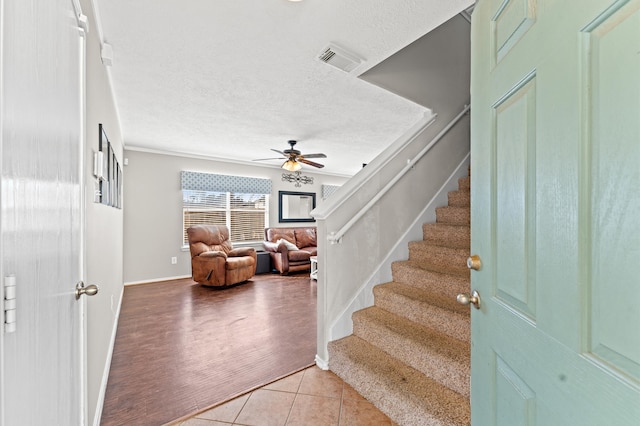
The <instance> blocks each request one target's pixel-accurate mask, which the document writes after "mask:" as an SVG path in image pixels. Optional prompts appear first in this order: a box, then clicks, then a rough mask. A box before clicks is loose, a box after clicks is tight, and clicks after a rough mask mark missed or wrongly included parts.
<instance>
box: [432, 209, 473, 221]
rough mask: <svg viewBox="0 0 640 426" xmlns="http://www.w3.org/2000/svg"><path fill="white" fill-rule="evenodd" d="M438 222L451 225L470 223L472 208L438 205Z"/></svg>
mask: <svg viewBox="0 0 640 426" xmlns="http://www.w3.org/2000/svg"><path fill="white" fill-rule="evenodd" d="M436 222H437V223H447V224H450V225H469V224H470V223H471V210H470V209H469V208H466V207H437V208H436Z"/></svg>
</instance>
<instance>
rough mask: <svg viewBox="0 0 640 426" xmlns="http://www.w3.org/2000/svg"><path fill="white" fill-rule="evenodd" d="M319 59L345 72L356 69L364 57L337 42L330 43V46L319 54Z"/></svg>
mask: <svg viewBox="0 0 640 426" xmlns="http://www.w3.org/2000/svg"><path fill="white" fill-rule="evenodd" d="M318 59H319V60H320V61H322V62H325V63H327V64H329V65H333V66H334V67H336V68H339V69H341V70H342V71H345V72H351V71H353V70H355V69H356V68H357V67H358V66H359V65H360V64H361V63H362V62H363V60H362V58H359V57H358V56H357V55H355V54H353V53H351V52H347V51H346V50H345V49H343V48H341V47H338V46H336V45H335V44H330V45H329V46H328V47H325V48H324V49H322V51H321V52H320V54H319V55H318Z"/></svg>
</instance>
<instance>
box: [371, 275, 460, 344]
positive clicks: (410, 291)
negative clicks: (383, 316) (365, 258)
mask: <svg viewBox="0 0 640 426" xmlns="http://www.w3.org/2000/svg"><path fill="white" fill-rule="evenodd" d="M373 294H374V296H375V297H374V300H375V306H377V307H379V308H381V309H384V310H385V311H387V312H391V313H392V314H395V315H398V316H400V317H404V318H406V319H408V320H410V321H413V322H415V323H418V324H420V325H422V326H425V327H429V328H431V329H433V330H436V331H439V332H440V333H443V334H446V335H447V336H449V337H453V338H454V339H458V340H462V341H463V342H465V341H466V342H468V341H469V339H470V338H471V334H470V332H471V322H470V315H469V307H468V306H463V305H461V304H459V303H457V302H456V300H455V299H454V298H440V299H441V300H438V298H439V296H437V295H434V294H432V293H429V292H427V291H426V290H422V289H419V288H415V287H411V286H410V285H407V284H402V283H396V282H390V283H387V284H381V285H377V286H375V287H374V288H373ZM460 308H463V309H460Z"/></svg>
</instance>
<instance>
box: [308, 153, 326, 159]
mask: <svg viewBox="0 0 640 426" xmlns="http://www.w3.org/2000/svg"><path fill="white" fill-rule="evenodd" d="M303 157H304V158H327V156H326V155H324V154H320V153H318V154H304V155H303Z"/></svg>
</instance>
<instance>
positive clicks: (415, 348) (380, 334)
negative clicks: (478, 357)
mask: <svg viewBox="0 0 640 426" xmlns="http://www.w3.org/2000/svg"><path fill="white" fill-rule="evenodd" d="M353 334H354V336H358V337H360V338H361V339H363V340H365V341H367V342H369V343H370V344H372V345H374V346H376V347H378V348H380V349H382V350H383V351H385V352H387V353H388V354H393V356H394V357H395V358H396V359H398V360H400V361H402V362H404V363H405V364H407V365H408V366H410V367H412V368H415V369H416V370H418V371H420V372H421V373H423V374H424V375H426V376H428V377H431V378H432V379H434V380H435V381H436V382H438V383H440V384H442V385H443V386H447V387H448V388H450V389H452V390H454V391H456V392H458V393H459V394H461V395H464V396H469V378H470V373H471V372H470V368H469V365H468V364H466V365H465V364H463V363H459V362H455V361H454V360H451V359H449V358H446V357H444V356H442V355H441V354H438V353H436V352H434V351H432V350H431V349H432V348H431V347H429V346H425V345H422V344H419V343H418V342H415V341H413V340H410V339H406V338H405V337H404V336H401V335H399V334H396V333H394V332H393V331H391V330H390V329H389V328H387V327H385V326H384V325H382V324H379V323H376V322H374V321H369V320H368V319H367V318H366V317H360V316H357V315H355V314H354V317H353Z"/></svg>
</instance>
